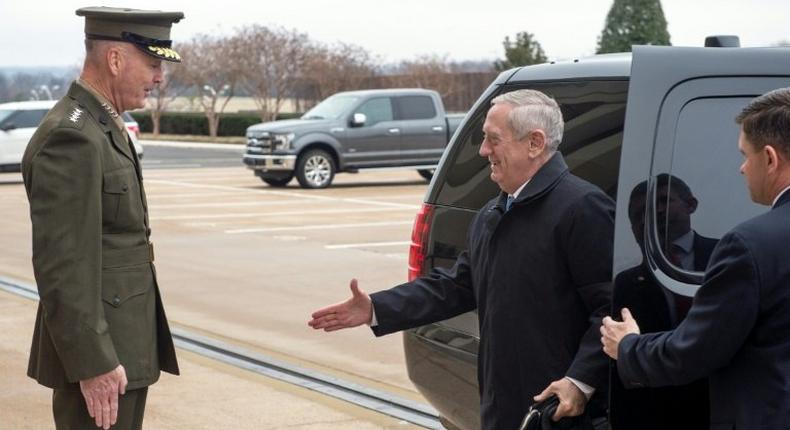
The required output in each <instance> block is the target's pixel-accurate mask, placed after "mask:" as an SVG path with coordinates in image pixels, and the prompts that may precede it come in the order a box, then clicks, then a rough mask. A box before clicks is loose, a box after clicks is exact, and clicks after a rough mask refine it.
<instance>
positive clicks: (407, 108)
mask: <svg viewBox="0 0 790 430" xmlns="http://www.w3.org/2000/svg"><path fill="white" fill-rule="evenodd" d="M395 102H396V103H397V105H398V119H431V118H434V117H435V116H436V107H435V106H434V103H433V99H432V98H431V97H429V96H401V97H397V98H395Z"/></svg>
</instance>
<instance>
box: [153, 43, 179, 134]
mask: <svg viewBox="0 0 790 430" xmlns="http://www.w3.org/2000/svg"><path fill="white" fill-rule="evenodd" d="M177 50H178V49H177ZM163 67H164V68H165V70H164V72H165V75H164V79H163V80H162V82H161V83H160V84H159V86H157V87H156V88H155V89H154V91H153V92H152V94H151V97H149V98H148V101H147V104H148V111H149V113H150V114H151V124H152V126H153V130H152V132H153V134H154V136H159V132H160V130H161V127H160V126H161V122H162V113H163V112H164V111H166V110H167V108H168V107H169V106H170V103H172V102H173V101H174V100H175V99H176V98H178V97H180V96H181V95H182V94H183V93H184V92H185V91H186V90H187V89H188V88H189V87H188V86H187V85H185V84H184V83H183V74H184V72H183V69H182V68H181V65H180V64H176V65H171V64H170V63H164V62H163Z"/></svg>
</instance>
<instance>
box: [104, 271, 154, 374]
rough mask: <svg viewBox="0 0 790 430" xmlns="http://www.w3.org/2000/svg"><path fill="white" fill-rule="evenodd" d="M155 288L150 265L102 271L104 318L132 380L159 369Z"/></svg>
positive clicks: (119, 357) (119, 356)
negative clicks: (157, 363)
mask: <svg viewBox="0 0 790 430" xmlns="http://www.w3.org/2000/svg"><path fill="white" fill-rule="evenodd" d="M154 288H155V287H154V275H153V272H152V269H151V265H150V264H141V265H136V266H130V267H124V268H120V269H112V270H104V271H102V301H104V317H105V319H106V321H107V325H108V326H109V330H110V336H111V337H112V340H113V345H114V346H115V351H116V353H117V354H118V359H119V360H120V361H121V364H122V365H123V366H124V368H125V369H126V374H127V377H128V378H129V380H130V381H133V380H145V379H148V378H150V377H151V375H152V372H155V371H156V370H157V369H158V367H157V366H156V362H157V360H156V294H155V291H154Z"/></svg>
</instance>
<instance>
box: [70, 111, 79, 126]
mask: <svg viewBox="0 0 790 430" xmlns="http://www.w3.org/2000/svg"><path fill="white" fill-rule="evenodd" d="M80 116H82V110H81V109H79V108H74V110H73V111H72V112H71V114H70V115H69V121H71V122H73V123H75V124H76V123H77V121H79V120H80Z"/></svg>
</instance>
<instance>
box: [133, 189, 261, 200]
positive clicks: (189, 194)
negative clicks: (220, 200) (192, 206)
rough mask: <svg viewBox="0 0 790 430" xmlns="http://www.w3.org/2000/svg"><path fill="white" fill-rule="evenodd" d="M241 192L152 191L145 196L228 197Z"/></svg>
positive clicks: (154, 197) (163, 197)
mask: <svg viewBox="0 0 790 430" xmlns="http://www.w3.org/2000/svg"><path fill="white" fill-rule="evenodd" d="M243 194H246V193H242V192H233V191H224V192H219V193H201V192H197V193H173V194H157V193H155V192H154V193H147V195H146V196H145V197H146V198H147V199H148V201H151V200H153V199H179V198H186V197H201V198H203V197H220V196H225V197H230V196H238V195H243Z"/></svg>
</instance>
